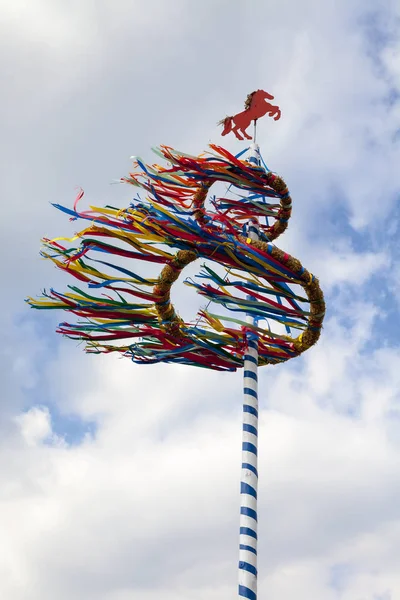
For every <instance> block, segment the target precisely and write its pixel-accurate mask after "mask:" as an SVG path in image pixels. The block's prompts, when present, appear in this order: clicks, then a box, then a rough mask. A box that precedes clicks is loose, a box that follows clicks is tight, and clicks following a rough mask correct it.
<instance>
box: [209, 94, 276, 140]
mask: <svg viewBox="0 0 400 600" xmlns="http://www.w3.org/2000/svg"><path fill="white" fill-rule="evenodd" d="M273 99H274V97H273V96H271V94H268V92H264V90H257V91H256V92H252V93H251V94H249V95H248V96H247V99H246V102H245V104H244V106H245V110H244V111H242V112H240V113H238V114H237V115H235V116H234V117H226V118H225V119H222V121H219V123H218V125H223V126H224V130H223V132H222V135H226V134H227V133H230V132H231V131H233V133H234V134H235V135H236V137H237V139H238V140H243V139H244V138H243V137H242V135H241V134H243V135H244V137H246V138H247V139H248V140H251V139H252V137H251V135H248V134H247V133H246V129H247V128H248V127H249V125H250V123H251V122H252V121H256V120H257V119H259V118H260V117H263V116H264V115H266V114H267V113H268V116H270V117H274V120H275V121H277V120H278V119H280V118H281V109H280V108H279V106H274V105H273V104H271V103H270V102H267V100H273Z"/></svg>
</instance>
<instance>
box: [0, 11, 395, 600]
mask: <svg viewBox="0 0 400 600" xmlns="http://www.w3.org/2000/svg"><path fill="white" fill-rule="evenodd" d="M399 40H400V4H399V3H398V1H393V2H391V1H390V0H379V1H378V0H376V1H370V0H336V1H335V2H334V1H333V0H332V1H331V0H303V1H302V2H296V1H295V0H268V1H264V0H252V1H251V2H238V1H237V0H203V1H202V2H201V3H200V2H190V1H189V0H186V1H184V0H170V1H169V2H165V1H161V0H147V1H146V2H144V1H143V0H137V1H135V0H129V1H128V0H85V2H82V1H77V0H69V1H68V2H67V0H51V1H50V0H47V1H46V0H29V1H28V0H25V1H24V0H8V1H7V0H0V70H1V80H2V93H1V95H0V119H1V130H2V135H1V141H0V158H1V169H2V171H3V175H2V177H1V209H2V218H1V221H0V232H1V237H0V240H1V250H2V261H1V266H0V273H1V283H2V286H1V287H2V294H1V297H0V303H1V306H0V322H1V330H2V338H3V343H2V345H1V349H0V352H1V361H0V380H1V382H2V385H1V391H0V597H1V598H6V599H7V600H53V599H54V598H57V600H70V598H74V600H128V599H129V600H136V599H137V600H139V598H140V600H156V599H157V600H160V599H162V600H172V598H173V599H174V600H189V599H190V600H200V599H203V598H208V599H209V600H214V599H215V600H216V599H217V598H218V600H228V599H230V598H232V597H235V594H236V593H237V591H236V590H237V561H238V542H239V540H238V537H239V536H238V527H239V522H238V521H239V505H240V497H239V477H240V464H241V461H240V448H241V402H242V398H241V388H242V379H241V373H240V372H238V373H235V374H232V373H222V374H221V373H214V372H207V371H204V370H200V369H199V370H197V369H195V368H192V367H184V366H173V365H155V366H137V365H134V364H132V363H131V362H130V361H129V360H128V359H120V358H117V357H114V356H90V355H86V354H85V353H84V352H83V351H82V347H81V346H79V345H78V344H76V343H74V342H72V341H70V340H66V339H63V338H61V337H58V336H57V335H56V334H55V333H54V330H55V327H56V326H57V324H58V322H59V321H61V320H63V315H61V314H59V315H57V314H55V313H54V312H52V313H50V314H46V312H39V311H34V310H30V309H29V308H28V306H27V305H26V304H25V303H24V298H25V297H26V296H28V295H39V294H40V292H41V290H42V289H44V288H49V287H55V288H57V289H60V290H62V289H64V286H65V285H67V284H68V283H69V281H67V280H66V278H65V277H64V275H63V274H62V273H59V272H57V271H56V270H55V269H54V268H53V266H52V265H51V264H47V263H46V261H43V260H41V259H40V257H39V249H40V238H41V237H43V236H48V237H55V236H57V235H66V234H68V233H71V232H73V227H74V225H73V224H70V223H69V222H68V219H66V218H65V216H63V214H62V213H60V212H58V211H56V210H55V209H54V208H53V207H52V206H51V204H50V203H51V202H56V203H60V204H64V205H67V206H71V205H72V203H73V200H74V197H75V195H76V187H78V186H81V187H82V188H84V190H85V192H86V197H87V201H88V202H89V201H90V202H91V203H93V204H95V205H97V206H101V205H104V204H107V203H110V204H113V205H118V206H121V207H123V206H126V205H127V204H128V203H129V202H130V201H131V199H132V196H133V193H132V188H129V186H122V185H112V182H115V181H116V180H118V179H119V178H120V177H122V176H125V175H126V174H127V173H128V171H129V169H130V166H131V161H130V157H131V156H132V155H139V156H142V157H143V158H144V159H145V160H147V161H151V160H152V156H151V147H154V146H157V145H159V144H161V143H164V144H168V145H171V146H173V147H175V148H177V149H179V150H182V151H183V152H188V153H194V154H199V153H201V152H203V151H204V150H205V149H206V148H207V145H208V144H209V143H213V142H214V143H215V142H216V143H221V142H223V144H224V145H225V146H226V147H227V148H228V149H229V150H231V151H233V152H235V153H236V152H239V151H240V150H241V149H242V148H243V147H244V146H243V144H241V143H240V142H238V141H237V140H235V138H231V139H229V138H221V137H220V129H219V128H218V127H217V125H216V123H217V121H219V120H220V119H221V118H223V117H224V116H225V115H227V114H234V113H235V112H238V110H240V109H241V107H242V103H243V101H244V99H245V98H246V96H247V94H248V93H249V92H251V91H253V90H255V89H259V88H261V89H266V90H267V91H269V92H270V93H272V94H274V96H275V98H276V101H277V103H278V104H279V105H280V107H281V110H282V119H281V120H280V121H278V122H274V121H272V120H269V119H265V120H264V121H260V123H259V127H258V142H259V144H260V146H261V150H262V154H263V157H264V159H265V160H266V162H267V164H268V165H269V167H270V168H271V169H272V170H273V171H276V172H277V173H279V174H280V175H281V176H282V177H283V178H284V179H285V181H286V182H287V184H288V186H289V189H290V191H291V195H292V198H293V215H292V219H291V222H290V224H289V228H288V231H287V232H286V233H285V234H284V235H283V236H282V237H281V238H279V240H278V242H277V245H278V246H279V247H280V248H282V249H284V250H286V251H287V252H289V253H291V254H292V255H294V256H296V257H297V258H299V259H300V260H301V261H302V263H303V264H304V266H305V267H306V268H307V269H308V270H310V271H311V272H313V273H314V274H315V275H317V276H318V277H319V278H320V281H321V285H322V287H323V290H324V292H325V296H326V301H327V315H326V320H325V326H324V330H323V334H322V337H321V340H320V342H319V343H318V344H317V346H315V347H314V348H312V349H310V350H309V351H308V352H306V353H305V354H304V355H302V356H301V357H300V358H297V359H295V360H293V361H290V362H288V363H285V364H281V365H278V366H275V367H264V368H262V369H260V374H259V397H260V427H259V444H260V447H259V474H260V482H259V483H260V489H259V511H258V512H259V565H258V567H259V568H258V570H259V597H260V598H262V597H268V598H269V600H292V599H294V598H296V600H308V599H309V598H318V600H396V599H397V598H399V597H400V501H399V499H400V392H399V387H400V370H399V366H398V365H399V359H400V346H399V336H400V319H399V307H400V268H399V258H400V249H399V242H398V235H399V218H400V209H399V195H400V183H399V175H398V165H399V159H400V43H399ZM177 303H178V307H179V301H178V302H177ZM183 309H184V307H183V306H182V310H183Z"/></svg>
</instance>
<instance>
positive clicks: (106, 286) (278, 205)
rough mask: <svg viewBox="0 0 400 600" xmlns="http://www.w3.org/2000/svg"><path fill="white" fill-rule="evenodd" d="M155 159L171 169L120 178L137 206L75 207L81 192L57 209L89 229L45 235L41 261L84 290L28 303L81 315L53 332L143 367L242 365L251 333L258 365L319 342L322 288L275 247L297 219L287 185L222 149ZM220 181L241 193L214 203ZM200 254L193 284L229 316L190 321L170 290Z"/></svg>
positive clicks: (167, 152) (165, 151)
mask: <svg viewBox="0 0 400 600" xmlns="http://www.w3.org/2000/svg"><path fill="white" fill-rule="evenodd" d="M155 152H156V153H157V154H158V155H159V156H160V157H161V158H162V159H163V160H164V161H167V164H166V165H164V166H160V165H152V166H149V165H146V164H144V163H143V162H142V161H141V160H140V159H136V162H135V169H136V170H135V171H134V172H133V173H131V174H130V175H129V176H128V177H126V178H123V180H122V181H123V182H125V183H128V184H131V185H134V186H137V187H139V188H140V189H142V190H144V192H145V193H146V198H144V199H143V198H141V197H137V198H136V199H135V200H134V201H133V202H132V204H131V205H130V206H129V207H127V208H125V209H122V210H121V209H119V208H116V207H112V206H106V207H104V208H96V207H91V208H90V210H88V211H79V210H78V200H80V199H81V197H82V195H83V193H80V194H79V196H78V198H77V200H76V202H75V205H74V208H73V209H69V208H66V207H63V206H60V205H58V204H56V205H54V206H56V207H57V208H58V209H60V210H61V211H63V212H65V213H67V214H68V215H70V217H71V219H72V220H77V219H79V220H84V221H85V220H86V221H89V222H90V224H89V226H88V227H86V228H84V229H82V230H81V231H79V232H78V233H77V234H76V236H75V237H73V238H71V239H68V238H55V239H52V240H49V239H47V238H46V239H44V240H43V249H42V252H41V254H42V256H43V257H44V258H46V259H50V260H51V261H52V262H53V263H54V264H55V265H56V266H57V267H58V268H60V269H62V270H63V271H66V272H67V273H69V274H70V275H71V276H73V277H74V278H76V279H77V280H78V281H80V282H83V283H85V284H87V286H88V290H84V289H81V287H77V286H76V285H75V286H69V289H68V291H66V292H64V293H60V292H57V291H55V290H53V289H51V290H50V291H49V292H46V291H44V292H43V294H42V296H41V297H40V298H38V299H34V298H31V297H30V298H28V299H27V302H28V303H29V304H30V305H31V306H32V307H34V308H38V309H62V310H64V311H66V312H68V313H72V314H73V315H75V316H77V317H78V321H77V322H76V323H65V322H63V323H61V324H60V325H59V327H58V330H57V331H58V332H59V333H61V334H63V335H65V336H67V337H69V338H72V339H75V340H83V341H84V342H85V344H86V350H87V351H88V352H95V353H100V352H118V353H122V354H123V355H125V356H128V357H130V358H131V359H132V360H133V361H134V362H136V363H141V364H143V363H144V364H152V363H158V362H168V363H178V364H188V365H194V366H200V367H204V368H209V369H216V370H225V371H226V370H228V371H234V370H236V369H238V368H241V367H242V366H243V357H244V355H245V353H246V348H247V346H248V340H249V339H251V336H252V335H253V337H254V339H256V340H257V344H258V353H259V354H258V355H259V359H258V361H259V362H258V364H259V365H260V366H262V365H266V364H276V363H280V362H284V361H286V360H288V359H290V358H293V357H296V356H298V355H299V354H301V353H302V352H304V351H305V350H307V349H308V348H310V347H311V346H312V345H313V344H315V343H316V342H317V340H318V338H319V336H320V331H321V327H322V322H323V318H324V313H325V303H324V297H323V293H322V291H321V288H320V285H319V282H318V280H317V278H316V277H314V276H313V275H312V274H311V273H309V272H308V271H307V270H306V269H305V268H304V267H303V266H302V265H301V263H300V262H299V260H297V259H296V258H293V257H292V256H290V255H289V254H287V253H285V252H284V251H282V250H280V249H279V248H277V247H276V246H275V244H274V240H275V239H276V238H277V237H278V236H279V235H281V234H282V233H283V232H284V231H285V229H286V228H287V225H288V221H289V219H290V216H291V207H292V200H291V197H290V194H289V191H288V189H287V186H286V184H285V182H284V181H283V179H282V178H281V177H279V176H277V175H276V174H274V173H272V172H271V171H269V170H268V169H267V168H265V167H261V166H258V165H254V164H251V163H249V162H247V161H246V160H242V159H240V158H239V157H235V156H233V155H232V154H231V153H230V152H228V151H227V150H225V149H224V148H222V147H220V146H216V145H211V146H210V151H209V152H207V153H206V154H204V155H201V156H198V157H194V156H190V155H187V154H183V153H181V152H177V151H176V150H174V149H172V148H170V147H168V146H161V147H160V148H159V149H156V150H155ZM221 183H223V184H226V185H228V186H229V188H230V189H234V190H238V193H237V195H238V196H239V198H230V197H228V196H226V197H223V198H217V197H215V196H214V197H211V199H210V200H208V198H209V192H210V190H211V188H212V186H213V185H214V184H221ZM209 204H211V208H209V207H208V205H209ZM249 222H253V223H257V226H258V231H259V239H258V240H252V239H250V238H249V237H248V230H247V227H248V225H246V224H248V223H249ZM76 241H78V245H74V242H76ZM65 242H68V243H67V244H65ZM99 255H103V256H105V257H106V259H105V260H102V259H100V257H99ZM107 257H108V259H107ZM112 259H113V260H114V262H111V260H112ZM197 259H203V260H206V261H207V262H206V263H204V264H203V265H202V267H201V269H200V272H199V274H198V275H197V277H196V278H195V280H192V279H186V280H185V284H186V285H188V286H190V287H191V288H194V290H195V291H196V292H198V293H199V294H201V295H202V296H203V297H204V298H205V301H206V302H208V303H209V305H211V304H212V305H213V306H214V305H218V306H219V307H220V308H221V309H222V312H223V314H214V312H210V311H209V310H208V307H207V308H206V309H202V310H200V312H199V313H198V315H197V316H196V318H195V319H194V320H193V321H192V322H185V321H184V320H183V319H182V318H181V317H180V316H179V314H178V313H177V311H176V309H175V308H174V306H173V303H172V301H171V288H172V286H173V284H174V283H175V282H176V281H177V280H178V279H179V277H180V275H181V272H182V271H183V270H184V269H185V267H186V266H187V265H189V264H190V263H192V262H193V261H195V260H197ZM146 263H152V264H156V263H158V264H160V265H162V268H161V272H160V274H159V275H158V276H157V277H155V278H152V277H148V276H146V273H142V274H140V273H138V272H137V271H138V267H139V265H145V264H146ZM212 263H214V264H215V265H217V266H218V268H219V270H221V268H222V269H223V270H224V273H225V275H224V276H223V275H222V274H221V273H219V272H217V271H216V270H214V267H212V266H210V264H212ZM131 264H133V265H134V266H133V267H131ZM128 267H129V268H128ZM144 271H146V268H145V269H144ZM293 288H295V289H293ZM91 290H93V291H94V290H97V291H98V295H93V294H94V292H92V291H91ZM232 313H233V314H234V316H229V315H230V314H232ZM246 314H247V315H249V314H250V315H251V316H252V317H254V319H255V324H254V325H249V323H248V322H246V319H245V315H246Z"/></svg>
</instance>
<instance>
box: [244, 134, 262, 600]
mask: <svg viewBox="0 0 400 600" xmlns="http://www.w3.org/2000/svg"><path fill="white" fill-rule="evenodd" d="M254 129H255V127H254ZM254 137H255V135H254ZM248 162H249V163H250V164H255V165H257V166H259V165H260V159H259V148H258V146H257V144H255V143H254V142H253V144H252V145H251V151H250V155H249V158H248ZM247 236H248V238H249V239H250V240H253V241H254V240H258V239H259V235H258V222H257V220H256V219H252V220H250V221H249V222H248V225H247ZM247 299H248V300H251V296H247ZM246 322H247V323H248V324H249V325H250V327H254V325H255V324H256V323H255V318H254V317H253V316H252V315H249V314H247V315H246ZM246 340H247V349H246V353H245V355H244V363H243V369H244V372H243V433H242V436H243V438H242V469H241V477H240V498H241V502H240V537H239V596H243V597H245V598H249V599H250V600H256V598H257V535H258V533H257V529H258V526H257V523H258V517H257V493H258V470H257V462H258V457H257V456H258V335H257V334H255V333H251V332H247V334H246Z"/></svg>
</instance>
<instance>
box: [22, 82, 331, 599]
mask: <svg viewBox="0 0 400 600" xmlns="http://www.w3.org/2000/svg"><path fill="white" fill-rule="evenodd" d="M272 99H273V96H271V95H270V94H268V93H267V92H265V91H263V90H257V91H255V92H253V93H252V94H249V96H248V98H247V100H246V103H245V110H244V111H242V112H240V113H238V114H237V115H235V116H232V117H226V119H224V120H223V121H222V123H223V125H224V129H223V132H222V135H226V134H228V133H229V132H233V133H234V134H235V135H236V137H237V139H239V140H243V139H244V138H247V139H252V138H251V136H249V135H248V134H247V132H246V129H247V128H248V127H249V126H250V124H251V123H252V122H256V121H257V119H259V118H260V117H262V116H264V115H266V114H268V115H269V116H271V117H273V118H274V119H275V120H278V119H279V118H280V115H281V111H280V109H279V107H278V106H276V105H273V104H271V103H270V100H272ZM155 152H156V154H157V155H158V157H161V158H162V160H163V161H164V162H165V165H164V166H160V165H159V164H154V165H147V164H145V163H144V162H143V161H141V159H140V158H137V159H136V161H135V163H134V170H133V172H132V173H130V174H129V175H128V176H127V177H124V178H123V179H122V181H123V182H124V183H127V184H130V185H133V186H136V187H137V188H140V190H141V192H144V196H145V197H141V196H139V195H137V197H135V198H134V199H133V200H132V203H131V204H130V205H129V206H128V207H126V208H123V209H121V208H119V207H113V206H105V207H94V206H90V209H88V210H80V208H78V204H79V201H81V199H82V196H83V193H80V194H79V195H78V197H77V199H76V201H75V203H74V205H73V208H68V207H64V206H61V205H58V204H56V205H55V206H56V208H58V209H59V210H61V211H63V212H64V213H67V214H68V215H69V216H70V218H71V220H74V221H78V220H79V221H81V222H83V223H85V225H84V226H83V228H82V229H81V230H80V231H78V232H77V233H76V235H74V237H72V238H65V237H57V238H53V239H48V238H44V239H43V249H42V252H41V254H42V256H43V257H44V258H47V259H49V260H50V261H51V262H53V263H54V264H55V265H56V266H57V267H58V268H59V269H61V270H63V271H64V272H65V273H67V274H68V275H69V276H70V277H72V278H74V279H75V280H77V281H74V285H69V286H68V289H67V290H65V291H64V292H59V291H56V290H54V289H50V291H48V292H46V291H44V292H43V293H42V295H41V297H39V298H31V297H30V298H28V299H27V302H28V303H29V304H30V305H31V306H32V307H33V308H37V309H60V310H61V311H63V312H64V313H66V314H69V315H73V319H76V318H77V320H75V321H73V322H72V323H71V322H62V323H60V325H59V327H58V329H57V331H58V333H60V334H62V335H64V336H66V337H68V338H71V339H74V340H79V341H83V342H84V343H85V347H86V351H87V352H90V353H94V354H99V353H117V354H121V355H123V356H125V357H128V358H130V359H131V360H132V361H133V362H134V363H137V364H140V365H145V364H147V365H150V364H154V363H159V362H163V363H174V364H178V365H189V366H192V367H193V366H195V367H201V368H206V369H213V370H218V371H236V370H237V369H241V368H244V403H243V442H242V470H241V508H240V560H239V595H240V596H243V597H245V598H248V599H250V600H256V599H257V487H258V486H257V482H258V472H257V432H258V399H257V371H258V367H261V366H264V365H272V364H278V363H283V362H285V361H287V360H290V359H292V358H295V357H296V356H299V355H300V354H302V353H303V352H305V351H306V350H308V349H309V348H310V347H311V346H313V345H314V344H315V343H316V342H317V340H318V339H319V336H320V332H321V327H322V322H323V318H324V313H325V303H324V298H323V293H322V290H321V288H320V287H319V283H318V280H317V279H316V278H315V277H314V276H313V275H312V274H311V273H310V272H309V271H307V270H306V269H305V268H304V267H303V266H302V265H301V263H300V261H299V260H297V259H296V258H294V257H293V256H290V255H289V254H288V253H286V252H284V251H283V250H280V249H279V248H277V247H276V246H275V244H274V243H273V241H274V240H275V239H276V238H277V237H278V236H279V235H281V234H282V233H283V232H284V231H285V230H286V228H287V224H288V220H289V218H290V215H291V204H292V201H291V197H290V194H289V190H288V189H287V186H286V184H285V182H284V181H283V179H282V178H281V177H279V176H278V175H276V174H275V173H272V172H271V171H268V169H264V168H262V167H261V166H260V154H259V148H258V146H257V145H256V143H255V135H254V140H253V144H252V146H251V151H250V156H249V158H248V159H247V160H243V159H240V156H241V155H242V154H244V152H245V151H242V152H240V153H239V154H238V155H237V156H234V155H233V154H231V153H230V152H229V151H228V150H226V149H225V148H223V147H221V146H218V145H215V144H211V145H210V150H209V151H208V152H207V153H206V154H202V155H200V156H191V155H188V154H186V153H183V152H178V151H176V150H174V149H173V148H171V147H170V146H161V147H160V148H157V149H156V150H155ZM218 182H222V183H224V184H228V186H229V188H230V187H233V188H234V189H237V190H239V191H240V193H239V194H238V196H239V199H232V198H230V197H227V196H226V197H224V198H217V197H215V196H214V197H213V198H212V199H211V202H210V205H212V208H211V209H208V207H206V200H207V195H208V192H209V190H210V188H211V187H212V186H213V185H214V184H215V183H218ZM242 192H244V194H243V195H241V194H242ZM264 221H265V222H264ZM246 224H247V226H246ZM244 226H245V232H244ZM199 258H200V259H205V260H206V261H207V263H206V264H203V265H202V267H201V268H200V271H199V272H198V274H197V275H196V277H195V279H192V278H190V279H186V280H185V281H184V283H185V284H186V285H188V286H189V287H191V288H192V289H194V290H195V291H196V292H197V293H199V294H201V295H202V296H204V297H205V298H206V299H207V300H208V301H209V302H208V304H207V307H206V308H205V309H203V310H201V311H200V312H199V314H198V315H197V316H196V317H195V318H194V319H193V320H191V321H189V322H187V321H184V320H183V319H182V318H181V317H180V316H179V315H178V314H177V312H176V311H175V308H174V306H173V304H172V301H171V288H172V285H173V284H174V283H175V282H176V281H177V280H178V279H179V277H180V275H181V273H182V271H183V270H184V269H185V267H186V266H187V265H189V264H190V263H191V262H193V261H195V260H196V259H199ZM119 259H120V260H119ZM122 259H123V260H122ZM121 263H122V264H121ZM149 263H150V264H151V265H152V266H153V267H154V264H155V263H157V264H158V265H159V268H160V270H159V273H158V275H157V276H156V277H152V276H150V275H149V273H150V269H148V268H146V265H148V264H149ZM210 263H211V266H209V265H210ZM214 265H217V267H219V270H220V271H221V270H224V271H225V276H224V277H223V276H221V273H220V272H217V271H218V269H217V270H214ZM143 266H144V267H145V268H144V269H143ZM211 304H212V306H214V307H216V308H215V310H216V311H217V312H218V311H219V310H220V309H222V311H221V312H222V313H223V314H214V312H210V311H209V310H208V307H209V306H210V305H211ZM229 311H230V312H229ZM229 315H232V316H229ZM263 322H267V324H268V326H267V327H266V328H265V327H264V328H262V327H261V323H263ZM275 325H277V326H278V327H275ZM283 331H285V332H286V333H283ZM293 332H295V333H293ZM166 401H167V399H166Z"/></svg>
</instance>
